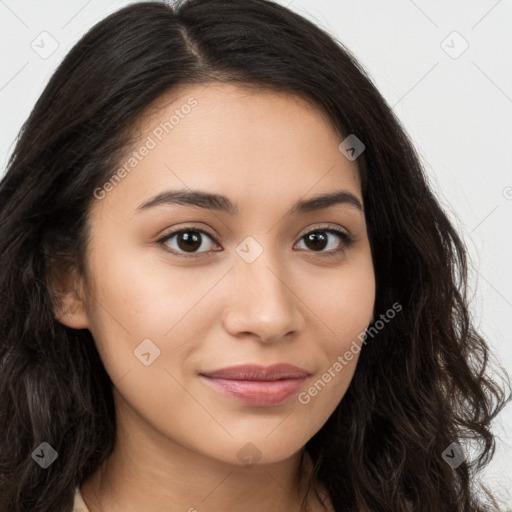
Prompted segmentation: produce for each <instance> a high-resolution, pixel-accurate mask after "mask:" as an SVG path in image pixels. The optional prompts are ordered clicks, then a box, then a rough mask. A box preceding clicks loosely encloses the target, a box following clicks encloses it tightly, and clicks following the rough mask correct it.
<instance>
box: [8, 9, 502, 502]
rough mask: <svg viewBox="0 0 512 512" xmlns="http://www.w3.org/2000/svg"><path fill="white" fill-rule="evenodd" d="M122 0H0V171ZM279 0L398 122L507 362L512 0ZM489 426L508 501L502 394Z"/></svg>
mask: <svg viewBox="0 0 512 512" xmlns="http://www.w3.org/2000/svg"><path fill="white" fill-rule="evenodd" d="M128 3H130V2H128V1H121V0H117V1H113V0H109V1H105V0H104V1H100V0H89V1H87V0H67V1H64V0H62V1H58V0H53V1H50V0H48V1H45V2H40V1H36V0H0V48H1V51H2V66H1V70H0V165H1V167H0V169H1V171H0V174H1V173H3V172H4V170H5V166H6V162H7V157H8V155H9V154H10V152H11V151H12V149H13V141H14V139H15V137H16V134H17V132H18V130H19V129H20V127H21V125H22V123H23V121H24V120H25V119H26V117H27V116H28V114H29V112H30V110H31V109H32V107H33V105H34V103H35V102H36V100H37V98H38V96H39V95H40V93H41V92H42V90H43V88H44V86H45V85H46V83H47V81H48V79H49V78H50V76H51V74H52V73H53V71H54V69H55V68H56V67H57V65H58V64H59V63H60V61H61V60H62V59H63V57H64V55H65V54H66V53H67V52H68V51H69V50H70V48H71V47H72V46H73V44H74V43H75V42H76V41H77V40H78V38H79V37H80V36H81V35H82V34H83V33H84V32H85V31H86V30H88V29H89V28H90V27H91V26H92V25H94V24H95V23H96V22H98V21H99V20H101V19H103V18H104V17H105V16H106V15H107V14H109V13H111V12H113V11H115V10H117V9H118V8H120V7H122V6H124V5H126V4H128ZM279 3H281V4H283V5H288V6H289V7H290V8H291V9H294V10H295V11H297V12H299V13H301V14H303V15H304V16H306V17H307V18H309V19H311V20H312V21H314V22H315V23H317V24H318V25H320V26H322V27H323V28H324V29H326V30H328V31H329V32H330V33H331V34H333V35H335V37H337V38H338V40H340V41H341V42H342V43H343V44H344V45H345V46H347V47H348V48H349V49H350V50H351V51H352V52H353V53H354V54H355V56H356V57H357V58H358V59H359V61H360V62H361V63H362V64H363V66H364V67H365V68H366V70H367V71H368V73H369V75H370V77H371V78H372V80H373V81H374V83H375V85H376V86H377V88H378V89H379V90H380V91H381V93H382V94H383V96H384V97H385V98H386V100H387V101H388V102H389V104H390V106H392V107H393V110H394V111H395V112H396V114H397V115H398V117H399V118H400V120H401V121H402V122H403V124H404V126H405V128H406V130H407V132H408V133H409V135H410V136H411V137H412V139H413V142H414V143H415V145H416V148H417V149H418V152H419V153H420V155H421V158H422V161H423V164H424V165H425V168H426V170H427V172H428V175H429V177H430V179H431V183H432V185H433V186H434V188H435V190H436V191H437V193H438V196H439V198H440V200H441V202H442V204H443V205H444V206H445V207H446V208H447V209H448V211H449V213H450V215H451V217H452V219H453V221H454V222H455V224H456V226H457V227H458V228H459V230H460V231H461V233H462V235H463V236H464V238H465V239H466V241H467V243H468V245H469V248H470V254H471V258H472V266H471V268H470V270H471V286H472V290H473V291H474V294H475V295H474V300H473V303H472V312H473V316H474V320H475V322H476V324H477V326H479V328H480V330H481V332H482V333H483V334H484V335H485V336H486V337H487V338H488V340H489V343H490V345H491V347H492V348H493V349H494V351H495V352H494V353H495V355H496V358H497V359H498V361H499V362H500V363H501V364H502V365H503V366H504V367H505V368H507V370H508V371H509V372H511V373H512V339H511V333H510V332H511V331H510V326H509V320H510V318H511V317H512V271H511V267H510V261H511V260H512V236H511V228H512V172H511V171H512V156H511V152H510V149H511V146H512V128H511V125H512V30H511V28H512V0H499V1H496V0H480V1H476V0H473V1H468V0H466V1H463V0H458V1H455V0H451V1H441V0H437V1H427V0H414V1H413V0H388V1H386V2H383V1H378V0H363V1H362V0H359V1H357V2H356V1H349V0H292V1H290V0H279ZM43 32H47V34H49V35H47V34H42V33H43ZM454 32H456V33H455V34H454ZM52 45H54V46H55V45H58V47H57V48H56V50H55V51H53V48H52ZM466 46H467V49H465V48H466ZM463 50H464V51H463ZM52 51H53V53H51V52H52ZM45 52H46V53H45ZM49 53H51V55H47V54H49ZM495 429H496V434H497V435H498V437H499V439H498V440H497V449H496V455H495V457H494V459H493V461H492V463H491V464H490V466H489V467H488V468H487V470H486V471H485V473H483V480H484V482H486V483H487V484H489V485H490V487H491V489H492V490H493V491H496V492H498V493H499V494H500V495H501V496H502V497H503V501H504V502H506V503H507V504H508V507H510V506H511V505H512V492H511V491H510V489H512V462H511V461H512V405H510V404H509V405H508V406H507V407H506V409H505V410H504V411H503V413H502V414H501V416H500V417H499V418H498V419H497V420H496V423H495ZM508 507H507V508H508Z"/></svg>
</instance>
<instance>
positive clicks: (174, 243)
mask: <svg viewBox="0 0 512 512" xmlns="http://www.w3.org/2000/svg"><path fill="white" fill-rule="evenodd" d="M205 237H208V238H209V239H210V240H213V235H210V234H209V233H207V232H206V231H205V230H204V229H199V228H196V227H195V226H188V227H186V228H182V229H178V230H176V231H173V232H171V233H168V234H167V235H165V237H163V238H161V239H160V240H158V242H159V243H161V244H162V245H164V246H165V248H166V249H167V250H169V251H170V252H172V253H177V254H179V255H183V256H185V257H186V256H189V255H190V256H192V257H193V256H195V254H196V253H197V252H200V253H201V252H208V251H209V250H211V248H210V247H209V246H211V245H212V244H211V243H208V242H207V241H206V243H205V240H206V238H205ZM205 246H206V250H203V251H198V250H199V249H200V248H205ZM216 250H219V249H216ZM187 253H188V254H187Z"/></svg>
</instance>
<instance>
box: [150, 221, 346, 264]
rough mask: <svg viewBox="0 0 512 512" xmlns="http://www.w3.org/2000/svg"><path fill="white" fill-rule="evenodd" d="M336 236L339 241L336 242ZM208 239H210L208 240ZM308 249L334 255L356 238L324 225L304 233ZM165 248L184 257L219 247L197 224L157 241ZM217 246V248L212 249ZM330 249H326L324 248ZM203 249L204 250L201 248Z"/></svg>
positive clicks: (303, 236) (325, 254) (198, 254)
mask: <svg viewBox="0 0 512 512" xmlns="http://www.w3.org/2000/svg"><path fill="white" fill-rule="evenodd" d="M336 238H337V239H338V242H336ZM208 239H209V240H210V241H208ZM302 240H304V243H305V245H306V250H309V252H317V253H319V254H320V255H321V256H334V255H337V254H338V253H341V252H343V251H345V250H346V249H348V248H349V247H350V246H351V245H352V244H353V243H354V239H353V238H352V236H351V235H349V234H348V233H346V232H345V231H342V230H341V229H339V228H337V227H333V226H332V225H328V226H322V227H319V228H316V229H314V230H312V231H308V232H307V233H306V234H304V235H302V237H301V238H300V241H302ZM157 242H158V243H159V244H161V245H163V246H164V248H165V250H167V251H169V252H171V253H172V254H176V255H178V256H183V257H197V256H200V255H201V253H207V252H210V251H212V250H214V251H221V250H222V249H219V248H218V247H220V246H218V245H217V244H216V243H215V240H214V237H213V235H211V234H210V233H208V232H207V231H205V230H204V229H201V228H198V227H196V226H187V227H185V228H181V229H178V230H175V231H172V232H170V233H168V234H166V235H165V236H164V237H162V238H160V239H159V240H158V241H157ZM213 246H216V247H217V249H212V247H213ZM326 248H327V249H328V250H324V249H326ZM200 249H203V250H200Z"/></svg>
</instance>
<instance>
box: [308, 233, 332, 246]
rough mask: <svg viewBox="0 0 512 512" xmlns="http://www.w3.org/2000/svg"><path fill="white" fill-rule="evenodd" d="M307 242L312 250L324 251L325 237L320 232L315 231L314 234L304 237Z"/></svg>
mask: <svg viewBox="0 0 512 512" xmlns="http://www.w3.org/2000/svg"><path fill="white" fill-rule="evenodd" d="M306 240H307V242H312V245H313V247H310V248H312V249H324V248H325V246H326V243H327V236H325V233H323V232H322V231H316V232H315V233H310V234H309V235H308V236H307V237H306Z"/></svg>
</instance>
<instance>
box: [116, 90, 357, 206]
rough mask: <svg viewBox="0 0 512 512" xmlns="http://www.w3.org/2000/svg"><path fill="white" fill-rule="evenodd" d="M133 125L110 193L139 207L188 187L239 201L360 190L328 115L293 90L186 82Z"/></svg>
mask: <svg viewBox="0 0 512 512" xmlns="http://www.w3.org/2000/svg"><path fill="white" fill-rule="evenodd" d="M133 129H134V133H136V134H137V136H136V138H135V141H134V143H133V144H132V146H131V148H130V151H129V152H127V154H126V155H125V157H124V160H123V162H121V163H120V165H119V166H118V168H122V167H123V166H124V168H125V169H126V172H124V173H123V174H124V175H125V177H123V179H122V180H120V181H119V183H116V186H115V187H114V188H115V190H113V191H112V192H110V193H109V194H108V199H109V200H111V201H114V200H116V199H117V200H119V199H120V196H121V194H122V199H123V201H124V202H126V201H128V202H130V203H131V204H132V207H136V206H138V205H139V204H140V201H139V199H140V198H141V197H143V196H146V197H149V196H151V195H155V194H156V193H159V192H162V191H163V190H164V189H176V188H179V189H186V188H188V187H189V188H191V189H201V190H208V191H211V192H213V193H221V194H223V195H225V196H229V197H232V198H233V201H236V202H238V201H245V202H247V201H251V200H253V199H254V198H256V200H257V201H259V202H260V203H261V202H262V201H263V202H265V201H269V202H273V203H276V202H277V203H283V202H286V203H288V202H289V201H288V197H289V198H290V202H291V201H293V202H294V203H295V202H296V200H297V198H298V197H300V196H304V195H305V194H308V195H317V194H320V193H325V192H326V191H329V190H332V189H334V188H337V189H339V188H344V189H347V190H348V191H350V192H351V193H353V194H354V195H356V196H358V197H361V196H360V183H359V173H358V170H357V165H356V164H355V162H352V161H349V160H348V159H347V158H345V156H344V155H343V154H342V153H341V152H340V151H339V149H338V146H339V144H340V142H341V138H340V137H339V135H338V134H337V132H336V131H335V130H334V129H333V127H332V125H331V123H330V122H329V121H328V120H327V119H326V116H325V115H324V114H323V113H322V112H321V111H320V110H319V109H317V108H315V107H314V106H313V105H312V104H311V103H309V102H307V101H306V100H305V99H303V98H301V97H299V96H296V95H293V94H290V93H284V92H275V91H270V90H258V89H254V88H247V87H239V86H236V85H233V84H224V83H206V84H197V85H186V86H181V87H179V88H177V89H174V90H173V91H170V92H168V93H166V94H165V95H162V96H161V97H160V98H158V99H157V100H156V101H155V102H154V103H153V104H152V105H150V106H149V107H148V108H147V109H146V111H145V113H144V115H143V116H141V118H140V119H139V121H138V122H137V123H136V125H134V127H133ZM142 153H143V155H142ZM141 155H142V156H141ZM127 164H128V165H127Z"/></svg>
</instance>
